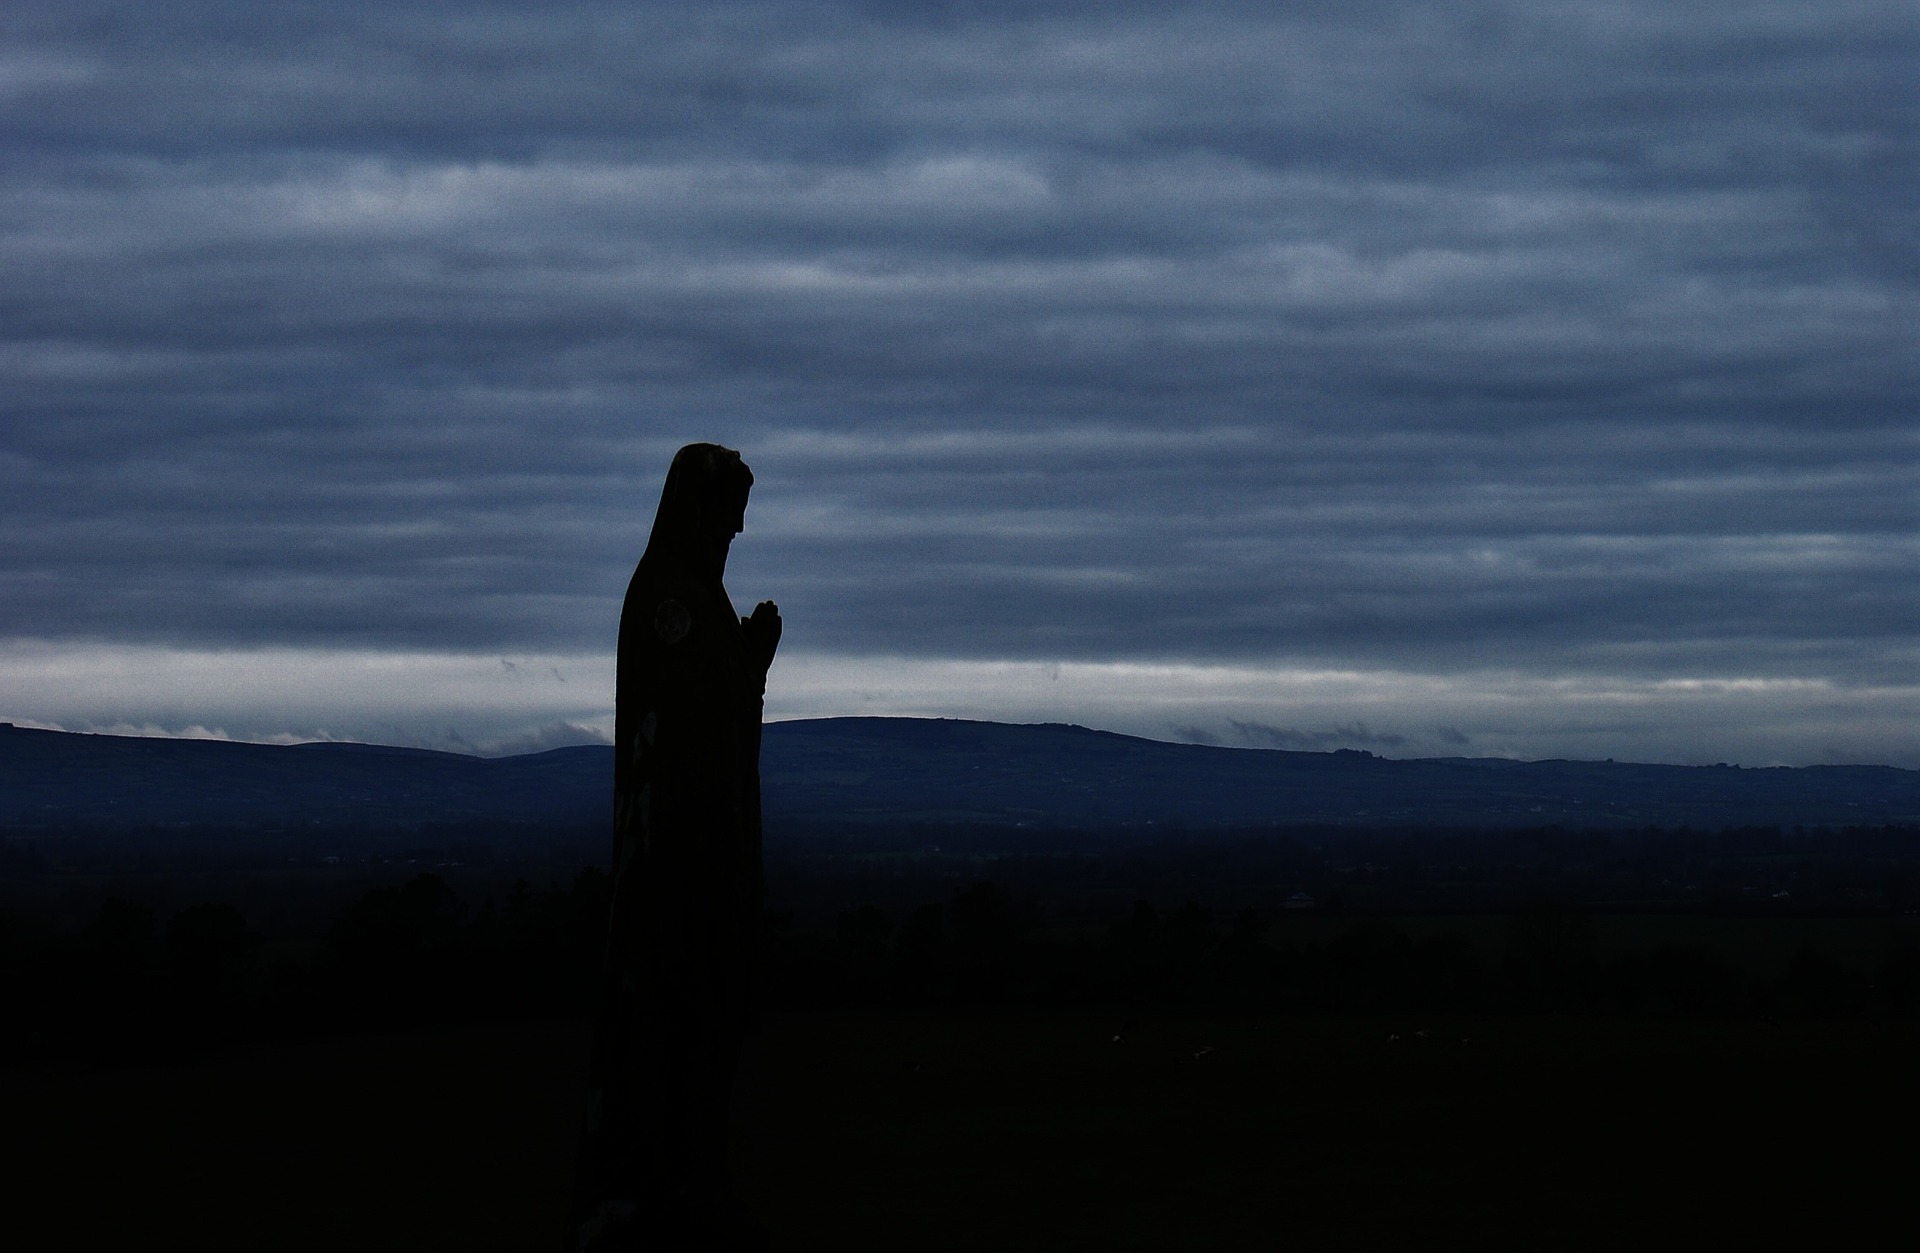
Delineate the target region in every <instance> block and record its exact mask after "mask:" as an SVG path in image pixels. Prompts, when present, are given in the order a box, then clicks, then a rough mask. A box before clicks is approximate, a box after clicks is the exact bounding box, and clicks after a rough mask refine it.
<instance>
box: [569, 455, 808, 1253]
mask: <svg viewBox="0 0 1920 1253" xmlns="http://www.w3.org/2000/svg"><path fill="white" fill-rule="evenodd" d="M752 482H753V476H752V474H751V473H750V472H749V471H748V470H747V467H746V465H745V464H744V463H743V462H742V461H741V459H740V455H739V454H738V453H736V452H733V451H732V450H730V449H725V448H721V447H719V446H718V445H713V444H693V445H689V446H688V447H686V448H683V449H682V450H681V451H680V452H679V454H678V455H676V456H675V458H674V460H673V465H672V468H671V469H670V470H669V472H668V475H667V482H666V486H665V488H664V490H663V491H662V492H661V496H660V508H659V512H658V514H657V515H656V517H655V520H654V525H653V534H652V536H651V538H650V539H649V541H648V544H647V549H646V552H645V554H644V555H643V556H642V557H641V559H640V564H639V567H638V568H637V569H636V570H635V571H634V574H633V579H632V581H631V582H630V583H629V585H628V587H627V595H626V601H625V603H624V605H623V606H622V608H621V612H620V637H619V655H618V662H617V665H618V670H617V677H616V680H615V697H614V704H615V715H614V716H615V729H614V757H615V762H614V836H613V906H612V913H611V917H610V921H609V927H608V940H607V952H606V966H605V984H604V988H603V995H602V1006H601V1013H600V1016H599V1018H598V1020H597V1021H596V1024H595V1038H594V1048H593V1057H592V1061H591V1069H590V1079H589V1087H590V1092H589V1111H588V1120H587V1132H586V1136H585V1138H584V1140H583V1144H582V1154H581V1162H580V1170H579V1178H578V1182H579V1192H578V1196H577V1199H576V1205H575V1212H574V1216H573V1221H572V1224H571V1228H570V1247H572V1248H574V1249H580V1250H586V1249H592V1250H602V1249H608V1250H611V1249H626V1248H644V1247H649V1246H650V1245H652V1244H653V1243H654V1241H653V1240H651V1239H650V1238H649V1237H648V1233H659V1232H662V1231H664V1230H668V1229H671V1230H676V1231H677V1230H680V1229H681V1228H683V1227H685V1226H687V1225H688V1224H691V1225H693V1226H695V1227H699V1226H704V1225H705V1224H707V1223H708V1222H709V1221H717V1219H716V1218H715V1217H714V1216H715V1215H717V1214H718V1213H719V1212H720V1211H721V1210H723V1209H724V1208H725V1206H726V1205H727V1204H728V1197H727V1182H726V1174H727V1164H726V1159H727V1125H728V1111H729V1105H730V1098H731V1090H732V1083H733V1072H734V1069H735V1065H736V1061H737V1058H738V1055H739V1050H740V1045H741V1041H742V1037H743V1036H744V1034H745V1033H746V1032H747V1031H748V1030H749V1029H750V1028H751V1026H752V1021H753V1015H754V1009H755V988H754V984H755V971H756V966H757V959H758V950H759V930H760V926H761V911H762V893H761V869H760V776H759V758H760V718H761V707H762V701H763V697H764V693H765V690H766V675H767V666H768V664H769V663H770V662H771V660H772V655H773V648H774V646H775V644H776V643H777V641H778V618H777V615H775V614H774V613H773V612H772V607H771V606H770V605H769V606H766V607H765V609H764V613H763V612H760V611H757V612H756V615H755V618H754V620H752V621H747V620H743V619H741V618H740V617H739V616H738V615H737V614H736V613H735V612H734V608H733V603H732V601H731V600H729V599H728V597H727V592H726V588H725V587H724V586H722V583H721V576H722V574H723V572H724V567H725V561H726V545H727V543H728V542H730V540H731V536H732V534H733V533H734V532H737V531H738V530H739V529H740V520H741V517H742V515H743V513H744V510H745V506H746V499H747V491H748V488H749V487H750V486H751V484H752ZM763 617H764V618H765V619H767V620H766V621H762V620H761V619H762V618H763Z"/></svg>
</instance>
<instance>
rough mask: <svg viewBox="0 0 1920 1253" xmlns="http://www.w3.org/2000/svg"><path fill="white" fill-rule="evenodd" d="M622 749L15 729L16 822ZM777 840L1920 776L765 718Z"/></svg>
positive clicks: (435, 812)
mask: <svg viewBox="0 0 1920 1253" xmlns="http://www.w3.org/2000/svg"><path fill="white" fill-rule="evenodd" d="M611 755H612V749H610V748H608V747H606V746H604V745H595V746H586V747H576V748H558V749H551V750H549V751H547V752H542V753H533V754H529V755H526V756H520V757H504V758H481V757H470V756H466V755H464V754H460V753H449V752H440V751H435V750H432V749H414V748H396V747H390V746H385V745H367V744H337V743H315V744H299V745H292V746H280V745H265V744H244V743H234V742H230V741H220V740H171V739H149V738H138V737H129V736H113V735H82V734H73V733H69V732H61V731H40V730H34V729H31V728H25V727H12V726H0V829H12V830H34V829H57V828H74V827H100V826H115V827H119V826H129V827H130V826H146V825H159V826H169V825H256V826H266V827H272V826H285V827H289V828H308V829H311V828H319V827H330V826H340V827H354V828H363V829H383V828H411V827H416V826H419V825H421V824H426V823H443V822H462V821H474V820H486V821H505V822H514V823H545V824H568V825H582V824H588V825H590V824H594V823H598V822H601V821H603V820H604V819H605V816H606V813H607V807H608V805H609V803H610V789H611V774H612V760H611ZM762 776H763V779H764V785H765V786H764V790H765V798H766V809H767V818H768V832H769V836H770V837H775V838H777V837H778V836H779V835H780V833H781V831H782V830H783V829H784V828H791V827H795V826H806V827H814V828H817V827H819V826H821V825H832V824H857V825H870V824H923V823H968V824H979V825H987V826H1020V825H1032V826H1049V827H1081V828H1113V827H1140V828H1145V827H1148V826H1149V825H1151V826H1154V827H1160V828H1175V827H1184V828H1193V829H1203V828H1220V827H1241V826H1290V825H1302V824H1307V825H1332V824H1338V825H1347V826H1357V827H1399V826H1447V827H1453V826H1499V827H1514V826H1546V825H1556V824H1557V825H1561V826H1578V827H1640V826H1682V825H1685V826H1693V827H1697V828H1698V827H1705V828H1718V827H1723V826H1735V825H1747V824H1767V825H1773V824H1779V825H1789V824H1806V825H1816V824H1817V825H1856V824H1874V825H1879V824H1887V823H1915V822H1920V771H1916V770H1903V769H1899V768H1896V767H1891V766H1807V767H1793V768H1789V767H1771V768H1765V769H1750V770H1748V769H1739V768H1737V767H1730V766H1660V765H1644V764H1635V763H1628V762H1582V761H1533V762H1522V761H1510V760H1506V759H1503V758H1459V757H1446V758H1425V759H1417V760H1406V761H1401V760H1392V759H1386V758H1380V757H1375V756H1373V755H1372V754H1370V753H1363V752H1356V751H1353V750H1350V749H1348V750H1340V751H1336V752H1330V753H1320V752H1288V751H1282V750H1276V749H1250V748H1223V747H1215V746H1208V745H1197V744H1170V743H1164V742H1161V741H1158V740H1147V739H1141V738H1138V737H1135V736H1128V735H1120V734H1116V733H1114V732H1109V731H1096V730H1090V729H1088V728H1086V727H1077V726H1068V725H1063V724H1058V723H1046V724H1040V725H1020V726H1016V725H1008V724H1005V723H996V722H971V721H962V720H954V719H927V718H821V719H807V720H801V721H794V722H779V723H769V724H768V726H767V728H766V736H765V749H764V755H763V762H762Z"/></svg>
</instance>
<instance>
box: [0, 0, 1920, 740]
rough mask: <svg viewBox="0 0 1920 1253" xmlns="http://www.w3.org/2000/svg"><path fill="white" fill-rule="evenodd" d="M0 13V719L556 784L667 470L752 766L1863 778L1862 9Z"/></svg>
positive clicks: (1905, 711)
mask: <svg viewBox="0 0 1920 1253" xmlns="http://www.w3.org/2000/svg"><path fill="white" fill-rule="evenodd" d="M0 21H4V23H5V28H6V31H7V38H6V40H5V41H4V43H5V46H6V48H7V49H8V51H7V52H6V53H4V54H0V116H4V119H5V125H4V126H0V379H3V380H4V387H0V640H6V641H11V643H9V644H7V645H6V646H5V647H0V718H5V717H13V718H15V719H16V720H21V721H35V722H41V723H46V724H51V725H61V726H70V727H76V728H79V727H86V726H99V727H109V726H119V725H125V726H135V727H143V726H151V727H154V728H157V729H160V730H165V731H170V732H173V733H179V732H182V731H185V730H187V729H188V728H192V727H200V728H207V729H213V728H220V729H224V730H225V731H226V732H227V733H229V734H234V735H243V736H246V737H249V738H271V737H274V736H308V735H317V734H329V735H342V736H350V737H352V738H377V739H400V740H403V741H404V742H410V743H436V744H442V745H444V746H449V747H454V746H459V745H461V744H465V745H470V746H474V747H479V748H485V749H491V750H501V749H509V748H512V747H515V746H531V745H538V744H541V743H547V742H560V741H563V740H564V739H565V738H566V737H567V736H569V735H589V734H592V733H593V732H594V729H595V728H603V727H604V725H605V722H606V720H607V718H608V716H609V714H610V708H609V705H610V701H609V698H608V692H609V690H610V676H609V670H608V667H609V665H610V662H609V660H608V658H607V657H606V652H607V649H608V648H609V645H610V641H611V639H612V633H613V629H614V622H615V619H616V617H617V613H618V603H619V596H620V593H621V590H622V589H623V587H624V584H625V580H626V577H627V574H628V572H629V571H630V570H631V568H632V564H633V561H634V560H635V558H636V557H637V555H638V552H639V550H640V548H641V546H642V545H643V544H644V542H645V536H646V530H647V526H648V523H649V522H650V519H651V514H652V507H653V502H654V499H655V498H656V495H657V492H658V487H659V482H660V480H661V478H662V476H663V474H664V470H665V466H666V462H667V459H668V458H669V457H670V456H671V453H672V450H673V449H674V448H675V447H676V446H678V445H679V444H680V443H683V442H686V441H688V440H692V439H717V440H720V441H722V442H727V443H730V444H733V445H735V446H738V447H740V448H742V449H743V450H744V451H745V452H746V454H747V457H748V460H749V461H750V462H751V463H752V464H753V466H754V468H755V472H756V474H757V475H758V478H759V485H758V487H757V489H756V495H755V500H754V504H753V507H752V509H751V511H750V513H749V518H748V524H749V531H748V534H747V535H746V536H744V537H743V538H742V539H741V540H740V542H739V543H738V545H737V546H736V551H735V556H734V562H733V567H732V575H731V578H730V580H729V581H730V585H731V586H732V587H733V588H734V590H735V592H736V594H737V596H738V598H739V599H740V600H741V601H742V602H743V604H750V603H751V602H753V601H756V600H759V599H762V598H764V597H773V598H775V599H777V600H779V601H780V603H781V605H782V609H783V611H784V612H785V614H786V616H787V619H788V623H789V633H788V648H789V649H790V650H791V654H790V659H783V668H782V669H781V670H778V671H776V687H775V690H774V693H773V709H774V712H775V713H776V715H778V716H803V715H810V714H830V713H857V712H916V713H928V714H949V715H955V716H989V717H1005V718H1016V719H1052V720H1063V721H1079V722H1087V723H1091V724H1094V725H1100V726H1110V727H1113V728H1114V729H1120V730H1132V731H1139V732H1142V733H1148V734H1157V735H1162V736H1174V735H1185V736H1189V737H1213V738H1217V739H1219V740H1220V741H1221V742H1228V743H1253V744H1268V745H1272V746H1280V747H1340V746H1351V747H1372V748H1374V749H1375V751H1381V752H1389V753H1392V754H1394V755H1412V754H1414V753H1423V754H1424V753H1429V752H1440V751H1466V752H1500V753H1513V754H1518V755H1524V756H1551V755H1577V756H1614V757H1621V758H1629V757H1632V758H1639V759H1646V760H1676V761H1683V760H1746V761H1750V762H1752V763H1759V762H1764V761H1785V762H1795V763H1809V762H1819V761H1827V760H1834V759H1836V758H1846V759H1852V760H1873V761H1889V762H1893V763H1896V764H1906V765H1914V764H1920V733H1916V732H1915V731H1914V730H1913V728H1914V727H1915V726H1916V725H1920V724H1916V722H1915V720H1914V717H1913V715H1914V713H1915V712H1916V708H1915V706H1916V698H1915V695H1914V693H1915V687H1914V681H1913V677H1912V676H1913V675H1914V674H1915V673H1916V662H1920V645H1916V636H1915V632H1914V629H1913V624H1914V623H1915V622H1920V592H1917V591H1916V588H1920V579H1916V577H1915V576H1916V575H1920V541H1917V540H1916V535H1917V534H1920V500H1917V499H1916V493H1915V488H1914V482H1915V471H1916V470H1917V469H1920V441H1917V439H1916V428H1915V426H1914V413H1915V402H1916V399H1917V398H1920V386H1916V384H1917V382H1920V380H1917V379H1916V374H1917V373H1920V370H1917V369H1916V361H1917V360H1920V354H1916V353H1915V351H1914V346H1913V340H1912V333H1911V328H1912V326H1913V325H1915V324H1916V321H1920V317H1917V316H1916V315H1920V307H1917V306H1920V301H1916V279H1917V278H1920V255H1917V254H1920V249H1917V248H1916V242H1917V239H1920V231H1917V230H1916V215H1917V212H1920V211H1916V209H1915V207H1914V204H1913V198H1912V195H1911V186H1912V182H1913V177H1914V174H1915V172H1916V169H1917V168H1920V163H1917V162H1916V161H1915V155H1916V152H1915V149H1916V143H1917V142H1920V141H1916V138H1915V137H1916V135H1920V127H1917V126H1916V121H1917V120H1920V119H1916V118H1915V116H1914V113H1915V106H1914V99H1913V94H1912V91H1911V79H1910V72H1909V71H1910V66H1911V65H1912V63H1913V58H1914V56H1915V55H1916V53H1920V23H1916V22H1915V21H1914V20H1913V17H1912V14H1911V12H1910V10H1909V9H1908V8H1907V6H1902V5H1893V4H1885V5H1878V4H1834V5H1821V6H1799V5H1771V4H1734V3H1729V4H1719V5H1713V6H1706V7H1705V8H1704V9H1700V7H1699V6H1690V7H1688V8H1686V9H1685V10H1682V9H1676V8H1674V7H1673V6H1671V5H1659V4H1651V3H1649V4H1632V3H1600V4H1583V5H1554V4H1531V3H1530V4H1525V5H1518V4H1516V5H1501V4H1487V5H1469V6H1453V7H1441V8H1436V7H1434V6H1431V5H1425V4H1419V5H1415V4H1401V5H1396V4H1378V5H1367V4H1358V5H1353V4H1349V5H1340V6H1334V7H1329V8H1325V9H1324V10H1321V9H1317V8H1316V7H1315V6H1304V7H1303V6H1299V5H1289V6H1277V5H1276V6H1271V7H1267V6H1258V5H1253V6H1221V7H1218V8H1211V9H1198V10H1184V11H1180V12H1167V11H1164V8H1163V6H1139V7H1130V6H1125V5H1101V6H1087V7H1085V8H1083V9H1081V8H1075V7H1074V6H1020V5H1001V6H995V5H964V6H954V5H938V6H931V5H930V6H882V7H881V8H880V9H874V8H872V7H869V6H855V5H769V6H764V7H760V6H752V5H726V6H710V5H695V6H684V7H681V6H673V5H662V4H649V5H619V4H587V5H564V4H563V5H557V6H546V7H543V8H542V10H541V11H540V13H539V14H538V15H537V16H536V15H533V14H531V13H529V12H527V11H525V10H523V9H518V8H512V7H503V8H489V7H486V6H482V5H467V4H461V3H450V4H444V5H434V6H429V7H427V8H424V9H419V10H415V11H410V12H399V11H396V10H394V9H393V8H392V6H370V5H369V6H356V5H353V4H336V5H329V6H324V7H320V6H307V5H272V4H265V5H262V4H249V5H244V6H239V5H215V4H193V3H186V4H179V5H168V6H155V7H153V8H152V11H150V12H149V11H145V10H139V9H135V10H131V11H130V10H128V9H127V8H126V6H88V5H84V4H70V5H69V4H48V5H28V6H23V7H20V8H17V9H15V10H13V11H10V13H9V15H8V16H7V17H6V18H4V19H0ZM503 659H504V664H503ZM555 675H558V676H562V677H561V678H558V679H556V678H554V677H553V676H555ZM1056 675H1057V676H1058V677H1057V678H1056V677H1054V676H1056ZM516 676H517V677H516ZM541 676H547V677H545V678H541ZM542 684H544V686H541V685H542ZM570 728H571V729H570ZM1453 736H1458V737H1463V738H1460V739H1458V740H1456V739H1453V738H1451V737H1453Z"/></svg>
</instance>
